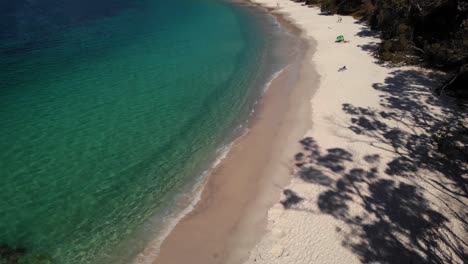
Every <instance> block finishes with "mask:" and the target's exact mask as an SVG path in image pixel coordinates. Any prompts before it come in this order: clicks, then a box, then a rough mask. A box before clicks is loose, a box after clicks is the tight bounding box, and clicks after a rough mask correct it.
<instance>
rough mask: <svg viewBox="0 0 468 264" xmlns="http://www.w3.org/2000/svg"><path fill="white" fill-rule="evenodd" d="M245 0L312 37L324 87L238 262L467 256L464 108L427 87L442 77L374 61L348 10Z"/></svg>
mask: <svg viewBox="0 0 468 264" xmlns="http://www.w3.org/2000/svg"><path fill="white" fill-rule="evenodd" d="M253 2H256V3H259V4H262V5H264V6H266V7H271V8H275V7H277V5H278V4H279V8H277V11H279V12H281V13H282V14H284V15H285V16H286V18H288V19H289V20H290V21H291V22H293V23H295V24H296V25H298V26H299V27H300V28H301V29H302V30H303V31H304V32H305V34H306V35H307V36H308V37H310V39H314V40H315V41H316V43H317V46H316V47H317V49H316V52H315V54H314V55H313V57H312V60H311V63H312V64H313V65H314V66H315V69H316V70H317V71H318V73H319V75H320V85H319V89H318V91H317V92H316V93H315V95H314V97H313V99H312V100H311V109H312V111H313V114H312V122H313V124H312V129H311V130H310V131H309V132H308V134H307V136H308V137H307V138H306V139H305V140H303V141H302V142H301V145H302V146H303V150H302V152H301V153H298V154H297V155H296V163H297V166H296V168H295V170H294V175H295V176H296V177H295V178H294V179H293V180H292V182H291V184H290V185H289V186H288V187H286V189H285V190H284V192H283V195H282V196H281V198H280V199H281V200H280V201H279V202H278V203H277V204H276V205H274V206H273V207H272V208H271V209H270V210H269V212H268V225H267V230H268V231H267V233H266V234H265V235H264V236H263V238H262V239H261V241H260V242H259V243H258V244H257V245H256V246H255V248H254V249H252V250H251V253H250V257H249V259H248V260H247V261H246V262H245V263H256V264H257V263H268V264H274V263H298V264H304V263H466V261H468V258H467V254H468V252H467V249H468V247H467V243H468V235H467V230H468V225H467V222H466V219H467V216H468V210H467V206H466V204H467V203H468V200H467V197H468V196H467V192H466V190H467V189H466V188H467V180H468V175H467V172H468V170H467V158H468V156H467V155H466V154H467V152H466V150H467V146H466V142H467V141H466V137H467V135H466V128H465V132H463V126H465V127H466V124H467V119H466V109H460V108H459V107H458V108H457V106H456V105H455V104H454V102H451V101H450V100H449V99H447V98H437V97H435V96H433V95H432V93H431V88H433V87H436V86H437V84H438V83H437V81H436V80H437V78H439V77H440V74H438V73H436V72H429V71H425V70H422V69H419V68H412V67H397V68H396V67H394V68H390V67H385V66H384V65H379V64H377V63H376V60H375V58H374V57H373V56H372V55H371V54H370V52H371V51H372V50H373V49H375V46H376V45H375V43H378V42H379V39H378V38H375V37H372V36H371V34H370V33H371V32H370V31H369V30H368V28H367V27H366V26H365V25H363V24H361V23H358V22H357V21H356V20H354V19H353V18H352V17H343V20H342V22H341V23H337V20H338V17H337V16H326V15H321V14H320V10H319V9H318V8H315V7H307V6H303V5H301V4H300V3H295V2H292V1H287V0H278V1H276V0H253ZM338 35H344V36H345V38H346V39H347V40H349V41H350V42H349V43H335V42H334V40H335V38H336V37H337V36H338ZM342 66H346V67H347V70H345V71H338V70H339V68H341V67H342ZM463 133H465V134H464V135H463ZM433 135H441V138H444V140H440V139H434V138H433V137H432V136H433ZM298 145H299V143H298ZM464 261H465V262H464Z"/></svg>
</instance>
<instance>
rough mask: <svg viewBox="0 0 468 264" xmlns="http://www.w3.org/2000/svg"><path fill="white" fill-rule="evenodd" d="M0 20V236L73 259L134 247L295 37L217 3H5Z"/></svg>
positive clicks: (198, 170)
mask: <svg viewBox="0 0 468 264" xmlns="http://www.w3.org/2000/svg"><path fill="white" fill-rule="evenodd" d="M0 25H1V26H0V40H1V41H0V120H1V123H0V133H1V134H0V135H1V136H0V150H1V151H0V245H6V246H8V247H12V248H15V247H16V248H24V249H26V250H27V252H29V253H38V254H42V255H47V256H50V257H51V258H52V259H53V261H54V263H70V264H73V263H118V262H122V263H125V262H128V261H130V260H131V259H132V258H133V257H134V256H135V255H136V254H137V253H138V252H140V251H141V250H142V249H143V248H144V246H145V242H147V241H149V240H150V239H151V236H152V234H151V233H153V235H154V234H156V233H157V232H156V231H157V228H158V227H157V226H155V227H154V230H150V231H151V232H146V231H147V230H146V231H145V232H141V229H142V226H143V225H144V224H145V222H146V223H147V222H148V221H149V219H153V220H152V221H153V222H154V218H155V217H156V218H157V217H160V218H163V217H164V215H167V214H168V212H169V211H174V210H176V209H174V208H173V207H174V201H176V200H177V199H176V198H177V194H180V193H183V192H189V191H190V190H191V188H190V187H191V186H193V185H194V184H195V183H196V181H197V179H199V178H200V177H199V176H200V175H201V174H202V172H203V171H204V170H206V169H208V168H209V166H210V164H212V163H213V161H214V160H215V159H216V155H219V152H217V150H219V149H220V148H221V147H222V146H223V145H226V144H228V143H229V142H230V141H232V140H233V139H234V138H235V137H236V136H237V135H239V133H240V132H241V129H240V126H241V124H245V121H246V120H247V119H248V117H249V115H250V113H251V112H252V109H253V108H254V105H255V102H256V101H257V100H258V98H259V96H260V95H261V93H262V91H263V88H264V84H265V83H266V82H267V81H268V79H269V78H271V76H272V74H273V73H274V72H276V71H278V70H279V69H281V68H282V67H284V63H285V61H286V60H287V58H286V57H287V52H284V50H281V49H283V48H284V47H286V46H288V44H287V43H288V41H292V40H288V36H287V34H286V33H285V32H283V31H282V30H281V29H280V28H279V27H278V26H277V25H276V24H275V21H274V19H273V18H272V17H270V16H268V15H267V14H265V13H264V12H261V11H260V10H258V9H255V8H248V7H245V6H241V5H235V4H232V3H228V2H223V1H219V0H172V1H163V0H101V1H91V0H82V1H72V0H61V1H59V0H20V1H3V2H2V3H0ZM285 54H286V55H285ZM183 206H186V204H185V205H183ZM170 208H172V209H171V210H169V209H170ZM179 209H180V208H179ZM156 222H157V221H156ZM142 233H145V237H140V236H141V234H142ZM135 241H140V242H139V243H134V242H135ZM122 249H124V250H122ZM0 262H1V260H0Z"/></svg>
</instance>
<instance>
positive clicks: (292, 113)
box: [138, 2, 316, 263]
mask: <svg viewBox="0 0 468 264" xmlns="http://www.w3.org/2000/svg"><path fill="white" fill-rule="evenodd" d="M243 4H245V3H243ZM248 4H249V5H252V6H254V8H262V9H264V10H266V12H268V13H269V14H270V15H272V16H273V17H275V19H276V21H277V22H278V23H279V26H281V27H284V30H286V31H288V32H289V33H290V34H294V35H296V36H297V37H298V38H300V39H301V42H302V44H301V45H306V46H304V47H303V52H304V54H303V55H306V56H304V57H302V58H301V59H300V61H296V62H292V63H291V64H288V65H286V66H285V67H284V68H283V69H281V70H280V71H278V72H277V73H276V74H274V75H273V76H272V79H271V80H270V81H269V83H267V84H266V85H265V88H264V89H265V90H264V94H263V95H262V97H261V98H260V100H259V102H258V103H259V105H258V107H257V110H256V112H255V114H254V117H253V119H252V120H251V125H250V126H249V129H248V130H247V131H246V132H245V133H244V134H243V135H241V136H240V137H239V138H238V139H236V140H235V141H234V142H233V143H232V145H231V147H230V150H229V151H228V153H227V154H226V155H225V157H224V158H223V159H222V160H221V161H220V162H219V164H217V165H216V166H214V168H212V169H211V171H210V172H209V173H208V175H207V177H206V179H205V180H204V183H202V184H201V185H202V187H201V194H200V199H199V200H198V201H197V202H196V203H195V204H194V206H193V207H192V208H191V210H190V211H189V212H188V213H186V214H184V215H182V217H181V219H180V220H179V221H178V222H177V223H176V224H175V227H174V228H173V229H172V230H171V231H170V232H169V234H168V236H166V237H165V238H164V239H163V242H162V244H161V247H160V248H159V250H158V252H159V254H158V256H157V257H156V260H155V262H154V263H184V262H186V263H188V262H190V263H220V262H226V263H231V262H234V263H237V262H238V261H239V260H240V259H247V257H248V249H250V248H251V247H253V246H254V245H255V242H257V241H258V239H260V237H261V234H262V230H263V229H262V228H261V226H265V223H266V212H267V210H268V208H270V207H271V206H272V205H273V204H274V202H276V201H277V199H278V197H279V195H278V189H281V187H283V186H285V185H287V184H288V183H289V181H290V180H291V177H292V176H291V175H290V173H289V172H290V168H287V167H285V166H284V163H287V162H290V161H291V159H290V157H291V154H293V153H295V151H297V148H296V147H294V144H292V143H293V142H297V140H299V139H300V138H302V137H303V135H304V134H305V132H306V131H307V130H308V129H310V124H309V123H308V122H304V120H302V119H301V120H298V118H299V117H302V118H307V116H309V114H308V111H309V108H310V107H309V106H310V105H309V100H310V97H311V95H308V96H304V95H305V94H307V93H309V92H310V91H308V90H309V88H308V87H309V86H310V83H311V82H310V81H311V80H312V81H315V78H316V76H310V75H309V76H308V77H307V78H303V77H304V76H301V78H302V79H301V80H299V79H298V80H296V82H297V83H296V85H297V87H295V88H294V89H291V90H289V89H287V88H285V87H288V86H289V85H288V83H290V82H291V79H292V78H293V79H294V78H299V76H298V75H299V74H300V75H303V71H304V68H308V69H309V70H311V68H310V67H311V65H307V67H306V66H304V65H303V64H304V61H306V60H305V58H309V57H310V56H311V54H312V53H313V47H310V43H309V42H308V41H306V40H305V39H304V38H303V35H302V34H301V33H302V31H301V30H300V29H299V28H298V27H296V26H295V25H294V24H292V23H290V22H289V21H288V20H287V19H285V18H283V17H282V14H279V13H275V12H273V11H274V10H267V9H266V8H265V7H263V6H259V5H257V4H255V3H252V2H249V3H248ZM301 73H302V74H301ZM305 80H307V81H305ZM305 82H307V84H306V83H305ZM301 88H302V89H301ZM284 99H288V100H284ZM285 101H288V102H287V103H285ZM299 101H302V102H301V103H299V104H297V102H299ZM278 106H280V107H278ZM298 113H300V115H299V116H298V115H297V114H298ZM282 115H283V117H285V118H283V119H281V118H279V119H277V117H278V116H282ZM290 125H295V126H296V127H294V128H291V127H290ZM273 129H274V130H275V131H276V132H272V131H271V130H273ZM278 130H279V131H281V132H278ZM266 134H267V136H266V137H265V135H266ZM268 139H270V140H268ZM258 141H262V143H261V144H260V149H259V148H258V146H259V144H258V143H257V142H258ZM270 141H273V142H275V141H278V143H276V144H269V142H270ZM284 141H288V142H287V143H286V146H287V147H288V148H289V151H286V152H285V153H282V154H281V155H279V154H280V152H283V149H282V146H283V144H280V143H279V142H282V143H285V142H284ZM255 145H256V146H255ZM291 146H292V148H290V147H291ZM262 147H263V149H262ZM265 149H269V150H270V151H271V150H272V149H275V150H274V151H273V152H275V153H274V154H275V155H273V154H270V153H269V152H270V151H265ZM259 154H260V155H259ZM263 155H264V156H266V157H263V158H258V157H259V156H263ZM268 155H271V157H268ZM273 156H275V157H273ZM280 156H281V157H280ZM256 159H257V160H256ZM285 159H286V160H285ZM249 162H250V163H251V164H249V165H246V166H245V167H244V168H242V169H239V168H238V167H239V166H243V165H245V164H246V163H249ZM278 164H280V165H279V166H278ZM278 167H282V168H279V170H280V171H281V173H279V174H280V175H278V173H276V174H277V175H275V176H269V175H268V174H270V173H272V172H273V173H274V171H275V170H276V171H278ZM239 171H241V172H240V173H239ZM239 174H243V175H242V177H238V178H242V179H237V180H234V181H232V179H233V178H234V177H233V176H236V175H239ZM258 175H260V176H258ZM272 180H276V182H275V183H272ZM233 186H234V187H233ZM245 188H248V190H247V193H248V195H247V196H249V198H244V199H243V200H242V199H238V198H239V197H229V198H226V197H225V196H226V193H229V195H233V196H236V195H239V194H236V193H241V192H243V194H242V196H244V197H245V196H246V189H245ZM258 192H260V194H259V193H258ZM232 198H236V199H232ZM218 199H227V201H223V202H218V201H217V200H218ZM239 200H242V201H239ZM227 204H229V206H228V208H231V209H232V208H236V210H237V211H236V212H235V213H233V212H224V213H218V214H217V212H216V208H218V210H219V209H220V208H223V207H225V206H226V205H227ZM221 210H222V209H221ZM259 210H260V211H261V212H262V213H259V212H258V211H259ZM184 211H187V210H184ZM226 211H232V210H226ZM218 212H219V211H218ZM216 214H217V215H216ZM219 217H222V218H225V219H229V220H231V223H225V222H223V223H220V221H219V219H218V218H219ZM252 218H254V219H255V221H256V222H257V223H256V224H255V225H252V224H251V221H252ZM246 221H248V222H250V224H248V225H246V224H245V222H246ZM213 225H215V226H216V225H219V226H218V227H219V228H217V229H218V230H217V231H213V230H212V229H213ZM259 227H260V228H259ZM200 229H203V230H204V231H206V232H205V233H203V235H201V232H200ZM220 231H221V232H222V233H223V235H224V236H221V237H220V236H219V235H218V234H216V232H220ZM252 232H254V233H252ZM201 236H203V240H200V239H199V238H200V237H201ZM210 238H214V239H215V240H213V239H210ZM181 241H184V242H183V243H181ZM200 241H202V242H203V241H206V242H207V243H205V244H204V245H200ZM208 242H209V243H208ZM181 244H183V245H181ZM207 244H209V245H207ZM220 244H221V245H222V246H221V247H220ZM182 248H184V249H182ZM145 252H146V253H147V250H145ZM182 252H184V253H182ZM194 252H196V254H194ZM153 253H154V252H153ZM145 255H146V254H145ZM198 257H199V258H198ZM138 263H140V262H138Z"/></svg>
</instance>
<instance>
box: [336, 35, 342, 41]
mask: <svg viewBox="0 0 468 264" xmlns="http://www.w3.org/2000/svg"><path fill="white" fill-rule="evenodd" d="M336 41H344V36H343V35H339V36H338V37H336Z"/></svg>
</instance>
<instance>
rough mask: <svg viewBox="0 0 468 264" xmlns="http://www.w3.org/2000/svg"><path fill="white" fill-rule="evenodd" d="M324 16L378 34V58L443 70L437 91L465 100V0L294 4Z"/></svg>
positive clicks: (467, 81) (347, 0)
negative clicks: (350, 20)
mask: <svg viewBox="0 0 468 264" xmlns="http://www.w3.org/2000/svg"><path fill="white" fill-rule="evenodd" d="M295 1H296V2H305V4H308V5H320V7H321V9H322V11H323V12H324V14H333V13H336V14H341V15H353V16H354V17H356V18H358V19H360V21H361V22H367V23H368V24H369V25H370V27H371V29H373V30H378V31H379V32H380V34H381V38H382V40H383V41H382V43H381V45H380V47H379V49H378V56H379V57H380V58H381V59H382V60H385V61H391V62H396V63H408V64H415V63H418V64H421V63H422V64H425V65H427V66H429V67H435V68H438V69H440V70H444V71H447V72H449V73H450V74H451V76H452V77H451V78H450V79H449V80H448V81H447V83H446V84H445V85H444V87H443V88H442V89H443V90H444V91H447V92H448V93H449V94H452V95H454V96H457V97H464V98H468V0H295Z"/></svg>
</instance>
